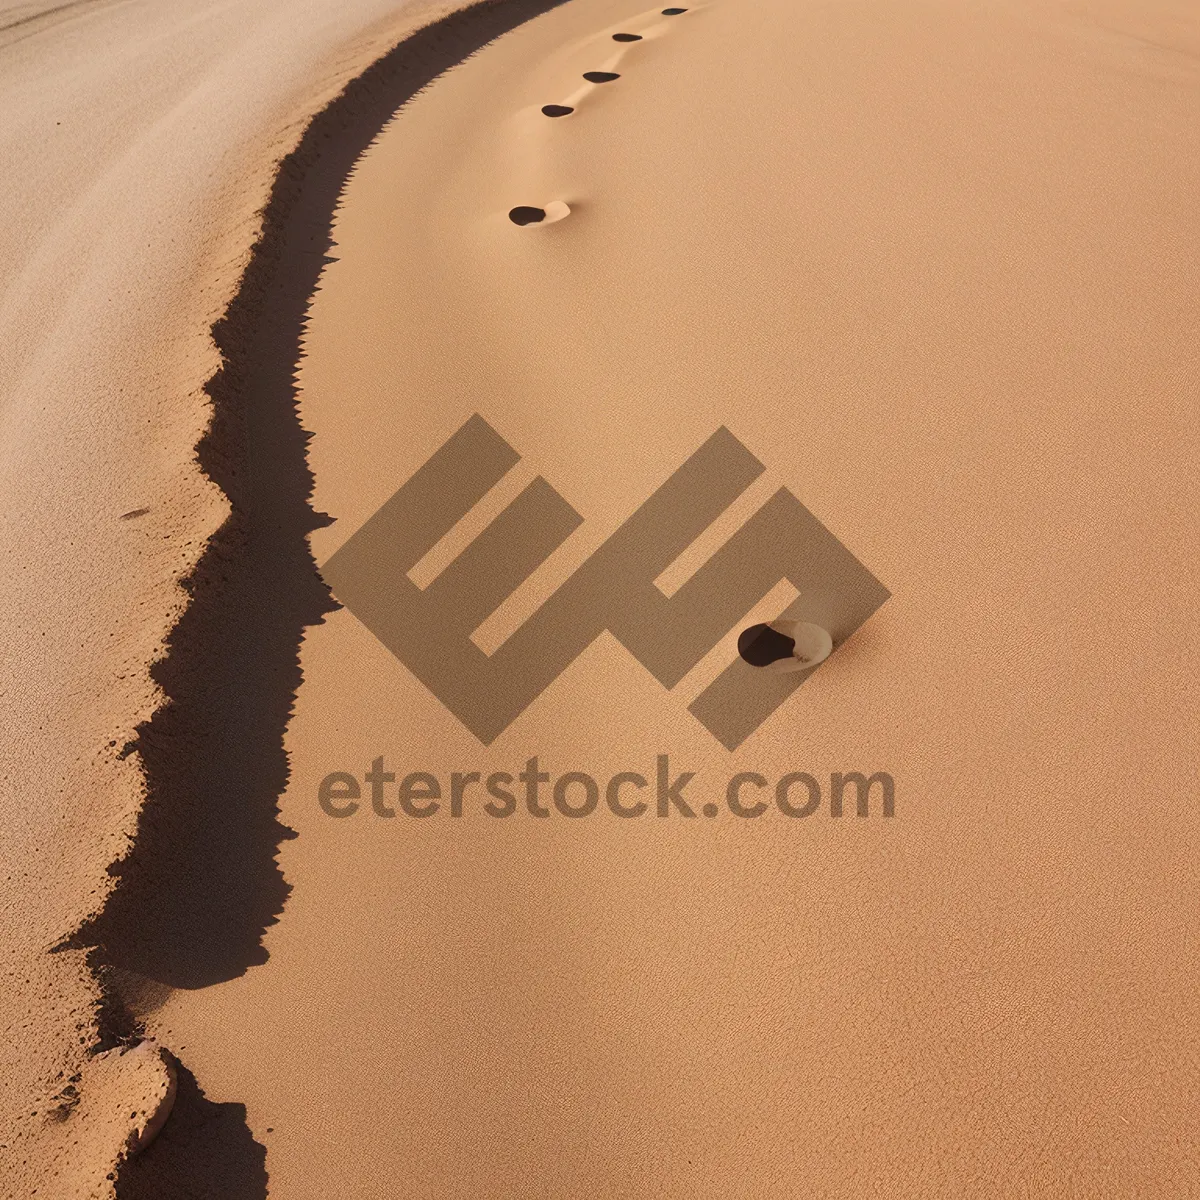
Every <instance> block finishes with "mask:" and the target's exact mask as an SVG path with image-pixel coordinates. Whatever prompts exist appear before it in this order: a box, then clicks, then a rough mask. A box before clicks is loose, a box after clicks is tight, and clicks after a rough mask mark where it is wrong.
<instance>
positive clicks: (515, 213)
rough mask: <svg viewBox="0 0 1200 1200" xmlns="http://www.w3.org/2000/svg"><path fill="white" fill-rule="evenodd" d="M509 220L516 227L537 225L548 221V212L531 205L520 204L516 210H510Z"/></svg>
mask: <svg viewBox="0 0 1200 1200" xmlns="http://www.w3.org/2000/svg"><path fill="white" fill-rule="evenodd" d="M508 219H509V220H510V221H511V222H512V223H513V224H514V225H536V224H537V223H538V222H539V221H544V220H545V219H546V210H545V209H544V208H534V207H533V206H532V205H530V204H518V205H517V207H516V208H510V209H509V210H508Z"/></svg>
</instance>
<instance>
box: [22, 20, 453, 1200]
mask: <svg viewBox="0 0 1200 1200" xmlns="http://www.w3.org/2000/svg"><path fill="white" fill-rule="evenodd" d="M451 7H453V6H452V5H451V4H430V3H424V2H421V0H417V2H414V3H409V4H397V3H396V2H395V0H352V2H349V3H339V4H337V5H329V4H325V3H318V2H311V0H308V2H304V3H300V4H293V3H287V4H284V3H276V2H273V0H254V2H252V3H247V4H237V5H230V4H226V3H216V2H213V0H173V2H172V3H170V4H167V5H163V4H157V3H149V2H147V0H124V2H113V3H105V2H104V0H93V2H91V3H76V4H53V3H37V2H33V3H15V4H14V3H11V2H7V0H6V2H5V3H2V4H0V113H3V119H2V120H0V161H2V162H3V164H4V168H3V170H0V218H2V219H0V335H2V340H3V352H2V353H0V730H2V731H3V735H2V736H0V804H2V805H3V811H4V814H5V817H4V827H3V841H2V844H0V863H2V865H3V870H2V871H0V911H2V912H3V915H4V921H3V926H4V928H3V933H2V934H0V937H2V938H3V944H4V953H3V960H2V962H3V968H2V969H3V977H2V979H0V1025H2V1030H0V1040H2V1041H3V1051H2V1052H0V1053H2V1055H3V1058H2V1061H0V1131H3V1132H2V1133H0V1194H2V1195H4V1196H5V1197H8V1196H14V1197H17V1196H19V1197H25V1196H27V1195H30V1194H32V1189H33V1188H34V1187H39V1188H40V1190H39V1191H38V1193H37V1194H38V1195H39V1196H49V1195H53V1196H55V1197H56V1198H57V1197H59V1196H62V1197H68V1196H74V1195H87V1196H91V1195H93V1194H95V1193H96V1190H97V1189H98V1188H99V1189H101V1190H103V1189H106V1188H107V1189H109V1190H110V1191H111V1187H112V1184H111V1181H107V1180H106V1179H105V1176H106V1174H108V1173H109V1172H110V1171H111V1168H112V1165H113V1161H114V1159H115V1158H116V1156H117V1155H118V1153H119V1152H120V1151H121V1148H122V1147H123V1146H124V1144H125V1142H126V1139H127V1138H128V1136H129V1135H130V1133H131V1132H133V1131H134V1129H135V1127H136V1126H137V1124H138V1121H139V1120H140V1118H137V1117H136V1116H135V1118H134V1119H131V1117H130V1113H131V1112H134V1113H135V1114H138V1113H142V1112H143V1111H144V1110H147V1109H152V1107H153V1105H154V1104H155V1103H156V1097H158V1095H159V1093H160V1091H161V1088H162V1086H163V1085H164V1076H163V1074H162V1073H161V1071H160V1070H159V1069H158V1068H156V1067H155V1065H154V1063H155V1061H156V1060H154V1058H153V1056H149V1057H134V1058H129V1057H127V1056H124V1055H121V1054H119V1053H118V1054H116V1055H109V1056H105V1057H101V1058H95V1057H91V1056H90V1055H89V1050H90V1049H91V1048H93V1047H95V1046H97V1045H99V1046H104V1045H108V1044H111V1043H112V1042H113V1041H114V1040H115V1039H116V1038H117V1037H120V1036H124V1035H127V1034H128V1033H129V1029H128V1028H127V1023H126V1021H125V1019H124V1018H123V1017H122V1016H121V1014H120V1012H119V1006H116V1005H113V1004H111V1003H107V1002H106V1003H103V1004H100V989H99V985H98V983H97V981H96V979H95V978H94V977H93V975H92V974H91V972H90V971H89V970H88V969H87V967H86V964H85V962H84V953H83V951H82V950H70V949H68V950H64V951H60V952H58V953H54V954H51V953H49V952H48V951H49V948H50V947H51V946H55V945H59V944H61V943H62V942H63V940H64V939H66V938H68V937H69V936H70V935H71V934H72V933H73V932H74V931H75V930H77V929H78V927H79V926H80V924H81V922H83V921H84V920H85V919H86V918H87V917H89V916H90V915H92V914H94V913H95V912H96V911H97V910H98V909H99V908H100V907H101V906H102V904H103V902H104V898H105V895H106V893H107V891H108V889H109V888H110V886H111V883H112V880H111V878H110V876H109V875H108V872H107V868H108V865H109V864H110V863H111V862H113V861H114V860H115V859H117V858H119V857H120V856H121V855H122V854H123V853H124V852H125V850H126V849H127V847H128V839H129V837H130V835H131V834H132V833H133V832H134V830H135V827H136V820H137V814H138V810H139V807H140V805H141V796H142V793H143V790H144V776H143V766H144V754H143V752H142V751H138V752H135V753H134V754H132V755H131V754H128V753H125V752H124V750H125V747H126V746H127V745H128V744H129V743H130V741H131V739H133V738H134V736H135V730H136V729H137V727H138V725H139V723H140V722H143V721H145V720H147V719H149V717H150V716H151V715H152V713H153V712H154V711H155V709H156V708H158V707H159V705H160V704H161V702H162V692H161V690H160V687H161V686H164V683H165V682H169V681H164V680H163V679H161V678H160V679H158V680H155V679H153V678H152V677H151V673H150V663H151V661H152V660H153V659H155V658H156V657H158V656H159V655H160V654H161V652H162V647H163V642H164V638H165V637H166V635H167V632H168V631H169V629H170V628H171V626H172V625H173V624H174V622H175V621H176V620H177V619H178V616H179V614H180V612H181V611H182V610H183V608H184V606H185V604H186V601H187V597H186V595H185V594H184V592H183V591H182V590H181V588H180V580H181V578H182V577H183V576H184V575H185V574H186V573H187V572H188V571H189V570H190V569H191V568H192V566H193V565H194V564H195V562H196V561H197V559H198V558H199V557H200V555H201V553H202V551H203V549H204V547H205V543H206V541H207V539H208V538H210V537H211V536H212V535H213V533H214V531H215V530H216V529H217V528H218V527H219V526H220V525H221V523H222V521H223V520H224V519H225V516H226V514H227V512H228V502H227V500H226V499H225V498H224V497H222V495H221V494H220V491H219V489H218V488H217V487H216V486H215V485H214V484H213V483H212V482H210V481H209V480H208V479H206V478H205V476H204V475H203V474H202V472H201V470H200V468H199V466H198V464H197V462H196V445H197V442H198V441H199V439H200V437H201V434H202V433H203V432H204V429H205V427H206V425H207V423H208V420H209V407H210V401H209V398H208V397H207V396H206V395H205V394H204V391H203V389H204V385H205V382H206V380H208V379H209V377H210V376H211V375H212V374H213V372H214V371H215V370H216V368H217V366H218V364H219V361H220V359H219V356H218V352H217V350H216V347H215V346H214V343H213V339H212V337H211V336H210V332H209V328H210V326H211V324H212V322H213V321H214V320H215V319H216V318H217V317H219V316H220V315H221V314H222V312H223V311H224V310H225V308H226V306H227V305H228V303H229V301H230V298H231V296H232V295H233V293H234V291H235V289H236V287H237V284H238V280H239V278H240V276H241V272H242V269H243V267H244V265H245V263H246V260H247V255H248V251H249V247H250V245H251V243H252V242H253V241H254V238H255V236H256V232H257V229H258V218H257V216H256V213H257V210H258V209H259V208H260V207H261V205H262V203H263V201H264V199H265V197H266V195H267V192H268V189H269V188H270V186H271V182H272V178H273V175H274V166H275V163H276V161H277V160H278V158H279V156H280V155H281V154H283V153H285V152H286V151H287V150H288V149H290V148H291V147H292V146H293V145H294V144H295V142H296V139H297V138H298V137H299V135H300V133H301V131H302V128H303V125H304V122H305V121H306V120H307V118H308V117H309V116H310V115H311V114H312V113H313V112H314V111H316V110H317V109H319V108H320V107H321V106H322V105H323V104H324V103H325V102H326V101H327V100H328V99H329V98H330V97H331V96H333V95H335V94H336V93H337V92H338V91H339V89H340V88H341V86H342V85H343V84H344V83H345V81H346V80H347V79H348V78H350V77H352V76H354V75H356V74H358V73H359V72H360V71H361V70H362V68H363V67H364V66H366V65H367V64H368V63H369V62H371V61H372V60H373V59H375V58H377V57H378V55H379V54H380V53H382V52H383V51H384V50H386V49H387V48H389V47H390V46H391V45H393V44H394V43H395V42H396V41H397V40H399V39H400V38H401V37H402V36H403V35H404V33H406V32H408V31H409V30H411V29H412V27H413V26H414V25H415V24H419V23H420V22H421V21H424V20H429V19H430V18H431V17H432V16H436V15H439V14H440V13H442V12H445V11H446V10H447V9H449V8H451ZM143 750H144V746H143ZM98 1004H99V1007H97V1005H98ZM183 1090H184V1091H185V1092H186V1090H187V1089H186V1088H185V1089H183ZM60 1118H66V1119H60Z"/></svg>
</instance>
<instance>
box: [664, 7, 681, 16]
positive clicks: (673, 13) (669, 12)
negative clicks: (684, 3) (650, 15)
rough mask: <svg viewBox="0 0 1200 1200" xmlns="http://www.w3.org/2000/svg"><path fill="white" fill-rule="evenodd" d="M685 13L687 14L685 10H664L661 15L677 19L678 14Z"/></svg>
mask: <svg viewBox="0 0 1200 1200" xmlns="http://www.w3.org/2000/svg"><path fill="white" fill-rule="evenodd" d="M685 12H687V9H686V8H664V9H663V10H662V15H663V16H664V17H677V16H679V14H680V13H685Z"/></svg>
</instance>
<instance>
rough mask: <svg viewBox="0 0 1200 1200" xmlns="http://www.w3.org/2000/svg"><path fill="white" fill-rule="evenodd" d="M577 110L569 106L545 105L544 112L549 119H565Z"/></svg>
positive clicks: (543, 106)
mask: <svg viewBox="0 0 1200 1200" xmlns="http://www.w3.org/2000/svg"><path fill="white" fill-rule="evenodd" d="M574 111H575V110H574V109H573V108H572V107H571V106H570V105H569V104H543V105H542V112H544V113H545V114H546V116H548V117H565V116H567V115H568V114H570V113H573V112H574Z"/></svg>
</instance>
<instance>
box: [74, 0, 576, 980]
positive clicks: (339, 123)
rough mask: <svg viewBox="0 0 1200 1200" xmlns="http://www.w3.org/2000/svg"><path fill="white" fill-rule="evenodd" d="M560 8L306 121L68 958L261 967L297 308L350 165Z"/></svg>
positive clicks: (432, 46)
mask: <svg viewBox="0 0 1200 1200" xmlns="http://www.w3.org/2000/svg"><path fill="white" fill-rule="evenodd" d="M562 2H563V0H486V2H485V3H482V4H477V5H475V6H473V7H471V8H469V9H466V10H464V11H461V12H458V13H455V14H452V15H451V16H448V17H445V18H444V19H442V20H440V21H437V22H436V23H434V24H432V25H430V26H427V27H426V28H424V29H421V30H419V31H418V32H416V33H414V34H413V35H412V36H410V37H408V38H406V39H405V40H404V41H403V42H401V43H400V44H399V45H398V46H396V47H395V48H394V49H393V50H392V51H390V52H389V53H388V54H386V55H385V56H384V57H383V58H381V59H379V60H377V61H376V62H375V63H374V64H373V65H372V66H371V67H369V68H368V69H367V70H366V71H365V72H364V73H363V74H362V75H360V76H359V77H358V78H356V79H355V80H353V81H352V82H351V83H350V84H348V85H347V86H346V88H345V90H344V91H343V92H342V93H341V95H340V96H338V97H337V98H336V99H335V100H333V101H332V102H331V103H330V104H329V105H328V106H327V107H326V108H325V109H324V110H322V112H320V113H319V114H318V115H317V116H316V117H315V118H314V119H313V120H312V122H311V123H310V124H309V126H308V128H307V130H306V131H305V133H304V135H303V137H302V138H301V140H300V143H299V145H298V146H297V147H296V149H295V150H293V151H292V152H291V153H290V154H289V155H287V157H286V158H284V159H283V160H282V162H281V164H280V166H279V170H278V173H277V175H276V179H275V183H274V185H273V187H272V190H271V193H270V196H269V199H268V202H267V204H266V207H265V209H264V213H263V228H262V233H261V235H260V237H259V240H258V242H257V244H256V245H255V247H254V249H253V252H252V255H251V258H250V261H249V264H248V266H247V268H246V270H245V273H244V275H243V278H242V281H241V284H240V286H239V289H238V292H237V295H236V296H235V297H234V299H233V301H232V303H231V304H230V306H229V308H228V310H227V311H226V313H225V315H224V316H223V317H222V318H221V319H220V320H219V321H218V322H217V323H216V324H215V325H214V326H213V337H214V340H215V342H216V344H217V346H218V348H219V350H220V352H221V356H222V362H223V365H222V367H221V369H220V370H219V371H218V372H217V374H216V375H214V376H213V378H212V379H211V380H210V381H209V383H208V385H207V389H206V390H207V392H208V395H209V396H210V397H211V401H212V422H211V426H210V428H209V431H208V432H207V434H206V435H205V437H204V438H203V439H202V441H201V443H200V445H199V446H198V447H197V457H198V460H199V462H200V464H201V466H202V468H203V470H204V472H205V474H206V475H208V477H209V478H210V479H212V480H213V481H214V482H215V483H217V484H218V485H219V486H220V488H221V489H222V491H223V492H224V493H225V495H226V496H227V497H228V498H229V500H230V503H231V506H232V513H231V515H230V517H229V518H228V520H227V521H226V522H225V524H224V525H223V526H222V527H221V529H220V530H219V532H218V533H217V534H216V536H215V537H214V538H213V539H212V541H211V542H210V543H209V545H208V547H207V548H206V551H205V553H204V556H203V557H202V559H201V560H200V562H199V564H198V566H197V568H196V570H195V571H194V572H193V574H192V576H191V577H190V578H189V580H188V581H187V583H186V588H187V591H188V593H189V596H190V603H189V605H188V608H187V610H186V611H185V612H184V614H183V616H182V617H181V619H180V621H179V623H178V624H177V625H176V627H175V629H174V630H173V632H172V633H171V635H170V638H169V642H168V652H167V654H166V656H165V657H164V658H163V659H162V661H161V662H159V663H158V664H157V665H156V666H155V667H154V668H153V675H154V678H155V680H156V681H157V682H158V683H159V684H160V685H161V687H162V689H163V691H164V693H165V694H166V697H167V701H166V703H165V704H164V705H163V706H162V708H160V709H159V710H158V712H156V713H155V714H154V716H153V717H152V718H151V719H150V720H149V721H148V722H146V723H145V724H143V725H142V726H141V727H140V728H139V729H138V734H137V738H136V740H135V741H134V742H133V743H132V744H131V745H130V746H129V747H127V748H126V751H127V752H137V753H138V754H139V755H140V756H141V758H142V761H143V764H144V769H145V778H146V786H147V797H146V801H145V804H144V807H143V810H142V812H141V815H140V818H139V823H138V829H137V836H136V839H135V842H134V845H133V848H132V850H131V851H130V853H129V855H128V856H127V857H126V858H125V859H124V860H123V861H122V862H120V863H119V864H117V865H116V866H115V867H114V868H113V871H114V873H115V874H116V876H117V884H116V887H115V890H114V892H113V894H112V895H111V897H110V898H109V901H108V903H107V904H106V906H105V908H104V911H103V912H102V913H101V914H100V915H99V916H98V917H97V918H96V919H95V920H94V921H93V922H91V923H90V924H89V925H88V926H86V927H84V928H83V929H82V930H81V931H80V932H79V934H78V935H77V936H76V938H74V939H72V944H74V945H85V946H94V947H96V950H95V954H94V958H93V961H95V962H96V963H97V965H98V966H111V967H116V968H119V969H121V970H122V971H127V972H133V973H134V974H136V975H139V976H143V977H145V978H146V979H149V980H154V981H158V982H160V983H165V984H169V985H171V986H174V987H180V988H198V987H205V986H208V985H209V984H213V983H218V982H221V981H223V980H228V979H232V978H234V977H236V976H238V975H241V974H243V973H244V972H245V971H246V970H247V969H248V968H249V967H252V966H255V965H256V964H259V963H262V962H264V961H265V959H266V957H267V954H266V950H265V949H264V947H263V945H262V937H263V933H264V932H265V930H266V929H267V927H268V926H270V925H272V924H274V922H275V921H276V919H277V918H278V916H279V914H280V913H281V912H282V910H283V906H284V903H285V901H286V900H287V897H288V893H289V890H290V888H289V885H288V884H287V883H286V882H285V881H284V878H283V875H282V873H281V872H280V870H279V866H278V863H277V861H276V855H277V852H278V848H279V845H280V843H281V842H282V841H283V840H284V839H286V838H289V837H293V836H295V835H294V833H293V831H292V830H290V829H288V828H287V827H286V826H284V825H283V824H281V823H280V821H279V809H278V807H277V798H278V797H279V796H280V795H281V794H282V792H283V790H284V788H285V786H286V784H287V781H288V774H289V770H288V761H287V756H286V754H285V752H284V747H283V736H284V730H285V728H286V726H287V723H288V720H289V718H290V716H291V713H292V707H293V703H294V700H295V696H296V690H297V688H298V687H299V684H300V680H301V672H300V663H299V646H300V641H301V638H302V636H303V634H304V630H305V629H306V628H307V627H308V626H310V625H313V624H317V623H319V622H321V621H322V620H323V619H324V616H325V614H326V613H328V612H330V611H332V610H333V609H334V608H335V607H336V604H335V602H334V601H333V600H332V598H331V596H330V594H329V590H328V588H327V587H326V586H325V584H324V582H323V581H322V580H321V577H320V575H319V574H318V572H317V568H316V564H315V563H314V561H313V558H312V555H311V553H310V551H309V545H308V535H309V534H310V533H311V532H312V531H313V530H314V529H317V528H320V527H321V526H323V525H326V524H328V523H329V522H330V520H331V518H329V517H327V516H325V515H323V514H321V513H317V512H315V511H314V510H313V508H312V507H311V504H310V497H311V495H312V491H313V478H312V474H311V472H310V471H309V467H308V462H307V457H306V448H307V444H308V440H309V436H310V435H309V434H308V433H307V432H306V431H305V430H304V429H303V427H302V426H301V424H300V420H299V415H298V411H297V398H296V388H295V371H296V369H297V363H298V360H299V356H300V339H301V335H302V332H303V329H304V323H305V319H306V314H307V310H308V305H309V302H310V300H311V297H312V296H313V294H314V292H315V290H316V287H317V283H318V280H319V278H320V274H321V270H322V268H323V267H324V266H325V264H326V263H327V262H329V261H331V260H330V259H329V258H328V251H329V250H330V248H331V246H332V240H331V228H332V222H333V216H334V212H335V209H336V206H337V203H338V199H339V197H340V195H341V192H342V188H343V186H344V185H345V182H346V180H347V178H348V177H349V175H350V172H351V170H352V168H353V166H354V163H355V162H356V160H357V159H358V158H359V156H360V155H361V154H362V153H363V152H364V151H365V150H366V149H367V147H368V146H369V145H370V144H371V142H372V141H373V140H374V139H375V138H376V137H377V135H378V134H379V133H380V131H381V130H382V129H383V128H384V126H385V125H386V124H387V123H388V122H389V121H390V120H391V118H392V117H393V115H395V113H396V111H397V109H399V108H400V107H401V106H402V105H403V104H405V103H406V102H407V101H408V100H410V99H411V98H412V97H413V96H414V95H416V94H417V92H419V91H420V90H421V89H422V88H424V87H426V86H427V85H428V84H429V83H431V82H432V81H433V80H434V79H435V78H436V77H437V76H438V75H440V74H441V73H443V72H444V71H446V70H447V69H449V68H450V67H452V66H454V65H455V64H457V63H459V62H461V61H462V60H463V59H465V58H467V57H469V56H470V55H471V54H473V53H475V52H476V51H477V50H479V49H480V48H481V47H483V46H484V45H486V44H487V43H488V42H490V41H492V40H493V39H495V38H496V37H498V36H500V35H501V34H503V33H506V32H507V31H509V30H511V29H513V28H515V27H516V26H518V25H520V24H522V23H523V22H525V21H527V20H529V19H530V18H532V17H535V16H537V15H539V14H541V13H543V12H546V11H548V10H550V9H552V8H555V7H557V6H558V4H560V3H562Z"/></svg>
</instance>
